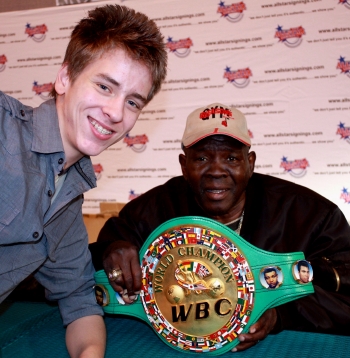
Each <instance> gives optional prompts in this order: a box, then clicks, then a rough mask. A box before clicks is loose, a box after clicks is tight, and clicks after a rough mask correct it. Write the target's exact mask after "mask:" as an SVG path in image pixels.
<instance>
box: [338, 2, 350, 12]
mask: <svg viewBox="0 0 350 358" xmlns="http://www.w3.org/2000/svg"><path fill="white" fill-rule="evenodd" d="M339 4H342V5H344V6H345V7H347V8H348V9H349V10H350V2H349V0H339Z"/></svg>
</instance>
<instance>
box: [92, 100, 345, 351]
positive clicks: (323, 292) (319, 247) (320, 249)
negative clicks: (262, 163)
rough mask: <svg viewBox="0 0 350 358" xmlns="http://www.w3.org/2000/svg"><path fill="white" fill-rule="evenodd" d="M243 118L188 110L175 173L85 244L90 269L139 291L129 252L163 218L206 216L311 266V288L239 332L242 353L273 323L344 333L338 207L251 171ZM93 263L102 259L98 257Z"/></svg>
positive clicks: (133, 254) (212, 108)
mask: <svg viewBox="0 0 350 358" xmlns="http://www.w3.org/2000/svg"><path fill="white" fill-rule="evenodd" d="M250 145H251V140H250V137H249V133H248V129H247V124H246V120H245V117H244V115H243V114H242V113H241V112H240V111H238V110H237V109H235V108H230V107H227V106H225V105H223V104H220V103H213V104H210V105H208V106H205V107H202V108H199V109H197V110H195V111H193V112H192V113H191V114H190V115H189V116H188V119H187V124H186V129H185V132H184V135H183V139H182V146H183V150H184V154H180V156H179V160H180V165H181V169H182V173H183V175H182V176H179V177H175V178H172V179H170V180H169V181H168V182H166V183H165V184H163V185H160V186H158V187H156V188H154V189H151V190H150V191H148V192H146V193H145V194H143V195H141V196H140V197H138V198H137V199H134V200H133V201H131V202H130V203H128V204H127V205H126V206H125V207H124V208H123V210H122V211H121V212H120V216H119V217H113V218H111V219H109V220H108V221H107V223H106V224H105V226H104V227H103V229H102V230H101V232H100V235H99V238H98V242H97V243H96V244H94V245H92V246H91V250H92V251H93V252H94V253H95V255H94V257H93V258H94V262H95V266H96V268H97V269H100V268H102V267H103V268H104V269H105V271H106V273H107V274H110V273H111V272H113V270H116V271H117V272H120V271H118V270H121V271H122V275H117V277H113V275H110V283H111V285H112V286H113V288H114V289H115V290H116V291H117V292H120V293H121V294H122V295H123V297H124V300H125V301H126V302H132V301H133V299H134V298H135V294H137V293H138V291H139V290H140V287H141V271H140V266H139V260H138V249H139V248H140V247H141V245H142V244H143V243H144V242H145V240H146V239H147V237H148V235H149V234H150V233H151V232H152V231H153V230H154V229H155V228H157V227H158V225H160V224H162V223H163V222H165V221H167V220H169V219H172V218H176V217H180V216H190V215H195V216H204V217H209V218H212V219H215V220H217V221H219V222H221V223H223V224H225V225H227V226H228V227H230V228H231V229H233V230H235V231H236V232H237V233H239V234H240V235H241V236H242V237H243V238H244V239H245V240H246V241H248V242H250V243H251V244H253V245H255V246H257V247H259V248H261V249H264V250H268V251H273V252H276V253H283V252H294V251H303V252H304V253H305V256H306V259H307V260H308V261H311V263H312V265H313V267H314V277H315V278H314V284H315V294H313V295H310V296H308V297H305V298H302V299H299V300H296V301H293V302H290V303H287V304H284V305H282V306H279V307H277V308H273V309H270V310H268V311H266V312H265V313H264V314H263V315H262V317H261V318H260V319H259V320H258V321H257V322H256V323H255V324H253V325H252V326H251V327H250V330H249V333H246V334H241V335H240V336H239V339H240V341H241V343H240V344H239V345H238V346H237V347H236V348H234V350H237V351H239V350H243V349H246V348H248V347H250V346H252V345H254V344H256V342H258V341H259V340H261V339H263V338H264V337H266V335H268V334H269V333H270V332H278V331H280V330H282V329H294V330H311V331H319V332H336V333H341V334H349V327H350V295H349V280H348V278H347V277H348V276H349V269H347V266H346V264H347V263H349V262H350V228H349V225H348V223H347V221H346V219H345V217H344V215H343V214H342V212H341V211H340V210H339V208H338V207H337V206H336V205H335V204H333V203H332V202H330V201H328V200H327V199H325V198H323V197H322V196H320V195H318V194H317V193H315V192H313V191H311V190H309V189H307V188H305V187H302V186H300V185H296V184H293V183H291V182H288V181H285V180H281V179H278V178H274V177H271V176H268V175H262V174H258V173H254V164H255V159H256V155H255V153H254V152H253V151H250ZM101 259H102V260H101Z"/></svg>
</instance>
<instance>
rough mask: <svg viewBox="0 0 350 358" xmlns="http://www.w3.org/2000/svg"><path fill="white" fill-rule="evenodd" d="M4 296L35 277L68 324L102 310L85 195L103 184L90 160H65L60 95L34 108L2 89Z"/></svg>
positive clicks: (0, 263) (0, 259)
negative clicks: (68, 163)
mask: <svg viewBox="0 0 350 358" xmlns="http://www.w3.org/2000/svg"><path fill="white" fill-rule="evenodd" d="M0 163H1V168H0V302H1V301H2V300H4V299H5V297H6V296H7V295H8V294H9V293H10V292H11V291H12V290H13V289H14V288H15V287H16V286H17V285H18V284H19V283H20V282H21V281H22V280H23V279H24V278H26V277H27V276H28V275H30V274H31V273H33V272H34V271H36V273H35V277H36V279H37V280H38V281H39V282H40V283H41V284H42V285H43V286H44V287H45V288H46V295H47V298H48V299H50V300H58V303H59V307H60V311H61V314H62V318H63V323H64V324H65V325H67V324H69V323H71V322H72V321H74V320H76V319H78V318H81V317H84V316H89V315H94V314H97V315H102V314H103V313H102V309H101V307H100V306H98V305H97V304H96V302H95V298H94V294H93V290H92V287H93V285H94V279H93V274H94V268H93V266H92V263H91V258H90V252H89V250H88V236H87V232H86V228H85V225H84V221H83V216H82V203H83V193H84V192H86V191H87V190H89V189H91V188H93V187H95V186H96V178H95V173H94V170H93V167H92V163H91V160H90V158H88V157H83V158H82V159H81V160H79V161H78V162H77V163H75V164H74V165H73V166H72V167H70V168H69V170H68V173H67V176H66V179H65V181H64V184H63V187H62V189H61V190H60V191H59V193H58V195H57V197H56V198H55V200H54V201H53V202H52V203H51V199H52V197H53V195H54V194H55V176H56V175H57V174H58V173H60V172H61V170H62V169H63V165H64V163H65V155H64V151H63V144H62V139H61V136H60V130H59V125H58V117H57V112H56V106H55V101H54V100H49V101H47V102H44V103H43V104H41V105H40V106H39V107H38V108H34V109H33V108H31V107H28V106H25V105H23V104H21V103H20V102H19V101H17V100H16V99H14V98H12V97H9V96H6V95H5V94H3V93H2V92H0Z"/></svg>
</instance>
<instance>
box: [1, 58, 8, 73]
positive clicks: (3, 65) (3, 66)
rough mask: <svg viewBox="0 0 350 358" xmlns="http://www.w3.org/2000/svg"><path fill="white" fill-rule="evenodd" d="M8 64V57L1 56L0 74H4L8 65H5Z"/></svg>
mask: <svg viewBox="0 0 350 358" xmlns="http://www.w3.org/2000/svg"><path fill="white" fill-rule="evenodd" d="M6 62H7V58H6V56H5V55H1V56H0V72H2V71H3V70H4V69H5V68H6V65H5V63H6Z"/></svg>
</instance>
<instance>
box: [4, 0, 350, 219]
mask: <svg viewBox="0 0 350 358" xmlns="http://www.w3.org/2000/svg"><path fill="white" fill-rule="evenodd" d="M231 1H232V0H231ZM105 3H110V4H114V3H119V4H122V5H126V6H129V7H132V8H135V9H136V10H139V11H142V12H144V13H145V14H147V15H148V16H149V17H150V18H152V19H154V20H155V21H156V22H157V24H158V26H159V27H160V29H161V32H162V33H163V35H164V38H165V42H166V44H167V47H168V51H169V71H168V77H167V79H166V83H165V84H164V85H163V87H162V90H161V92H160V93H159V94H158V95H157V96H156V97H155V99H154V100H153V101H152V102H151V103H150V104H149V105H148V106H147V107H146V108H145V110H144V111H143V112H142V114H141V116H140V118H139V120H138V122H137V124H136V126H135V127H134V129H133V130H132V131H131V132H130V134H129V136H128V137H127V138H126V139H125V140H124V141H121V142H119V143H117V144H116V145H114V146H113V147H111V148H109V149H108V150H107V151H106V152H104V153H103V154H101V155H100V156H98V157H94V158H92V160H93V163H94V165H95V171H96V174H97V177H98V188H97V189H94V190H92V191H90V192H89V193H88V194H86V196H85V204H84V208H83V210H84V212H85V213H97V212H99V203H100V202H101V201H118V202H127V201H129V200H131V199H132V198H134V197H135V196H137V195H140V194H141V193H143V192H145V191H146V190H148V189H150V188H152V187H154V186H155V185H158V184H161V183H163V182H165V181H166V180H168V179H169V178H170V177H173V176H175V175H179V174H180V167H179V164H178V159H177V158H178V155H179V153H180V152H181V149H180V140H181V137H182V132H183V129H184V126H185V121H186V117H187V115H188V114H189V113H190V112H191V111H192V110H193V109H195V108H197V107H199V106H203V105H207V104H210V103H213V102H221V103H224V104H226V105H234V106H236V107H238V108H239V109H240V110H241V111H242V112H243V113H245V115H246V117H247V121H248V128H249V130H250V133H251V137H252V143H253V145H252V150H255V151H256V153H257V163H256V171H257V172H261V173H265V174H271V175H273V176H278V177H281V178H283V179H286V180H290V181H293V182H296V183H299V184H302V185H304V186H307V187H309V188H311V189H313V190H315V191H317V192H319V193H320V194H322V195H324V196H325V197H327V198H328V199H330V200H331V201H333V202H334V203H336V204H337V205H338V206H339V207H340V208H341V210H342V211H343V212H344V214H345V215H346V217H347V218H348V220H350V155H349V150H350V116H349V114H350V108H349V107H350V46H349V45H350V0H340V1H339V0H294V1H276V0H245V1H243V2H236V3H231V2H227V1H225V2H224V1H221V2H219V1H218V0H190V1H188V0H129V1H116V0H114V1H101V2H98V3H90V4H81V5H72V6H69V7H56V8H46V9H41V10H33V11H23V12H10V13H3V14H0V21H1V22H0V23H1V27H0V90H2V91H4V92H5V93H7V94H10V95H12V96H14V97H16V98H18V99H20V100H21V101H22V102H23V103H25V104H28V105H32V106H37V105H39V104H40V103H41V102H42V101H44V100H45V99H46V98H47V93H48V90H49V89H50V88H51V86H52V83H53V82H54V80H55V76H56V72H57V70H58V68H59V66H60V64H61V62H62V59H63V56H64V51H65V47H66V45H67V42H68V39H69V35H70V32H71V30H72V28H73V27H74V25H75V24H76V22H77V21H78V20H79V19H80V18H82V17H83V16H85V15H86V13H87V11H88V10H89V9H91V8H94V7H96V6H100V5H103V4H105Z"/></svg>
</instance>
